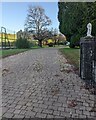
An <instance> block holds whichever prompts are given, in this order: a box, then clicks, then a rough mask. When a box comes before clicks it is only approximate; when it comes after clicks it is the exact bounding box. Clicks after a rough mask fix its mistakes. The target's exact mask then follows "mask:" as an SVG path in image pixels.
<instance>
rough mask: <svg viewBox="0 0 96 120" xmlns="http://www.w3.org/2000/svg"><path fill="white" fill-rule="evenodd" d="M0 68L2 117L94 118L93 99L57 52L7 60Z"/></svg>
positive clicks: (32, 52)
mask: <svg viewBox="0 0 96 120" xmlns="http://www.w3.org/2000/svg"><path fill="white" fill-rule="evenodd" d="M2 65H3V69H2V70H3V72H2V75H3V80H2V84H3V85H2V93H3V95H2V106H3V107H2V108H3V111H2V112H3V113H2V116H3V117H6V118H30V117H31V118H34V117H35V118H65V117H73V118H94V117H95V113H94V112H90V110H91V109H92V107H93V106H94V96H93V95H91V94H90V93H89V92H88V91H87V90H85V89H84V88H83V87H82V85H83V82H82V80H81V79H80V78H79V77H78V75H76V74H75V73H74V71H73V67H72V66H71V65H69V64H68V63H67V60H66V59H65V58H64V57H63V56H62V55H60V53H59V52H58V49H57V48H50V49H48V48H45V49H35V50H30V51H27V52H24V53H21V54H18V55H14V56H10V57H8V58H5V59H3V63H2Z"/></svg>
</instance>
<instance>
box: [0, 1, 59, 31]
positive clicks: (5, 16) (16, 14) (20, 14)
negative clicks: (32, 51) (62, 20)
mask: <svg viewBox="0 0 96 120" xmlns="http://www.w3.org/2000/svg"><path fill="white" fill-rule="evenodd" d="M29 5H32V6H38V5H39V6H42V7H43V8H44V9H45V14H46V15H47V16H48V17H49V18H50V19H51V20H52V25H51V26H50V28H51V27H53V28H57V29H58V26H59V22H58V18H57V16H58V3H57V2H2V23H1V25H0V26H3V27H5V28H7V29H9V30H11V31H15V32H17V31H19V30H20V29H22V30H24V23H25V20H26V17H27V13H28V11H27V10H28V6H29Z"/></svg>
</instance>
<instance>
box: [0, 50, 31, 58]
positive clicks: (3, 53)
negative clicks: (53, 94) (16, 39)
mask: <svg viewBox="0 0 96 120" xmlns="http://www.w3.org/2000/svg"><path fill="white" fill-rule="evenodd" d="M27 50H29V49H9V50H0V58H5V57H8V56H11V55H15V54H18V53H21V52H25V51H27Z"/></svg>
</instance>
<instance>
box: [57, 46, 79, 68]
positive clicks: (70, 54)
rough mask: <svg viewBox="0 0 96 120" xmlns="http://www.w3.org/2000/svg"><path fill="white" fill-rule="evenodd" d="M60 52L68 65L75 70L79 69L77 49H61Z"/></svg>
mask: <svg viewBox="0 0 96 120" xmlns="http://www.w3.org/2000/svg"><path fill="white" fill-rule="evenodd" d="M59 50H60V52H61V53H62V54H63V55H64V56H65V58H66V59H67V60H68V62H69V63H70V64H73V65H74V66H75V68H76V69H79V62H80V49H78V48H75V49H74V48H61V49H59Z"/></svg>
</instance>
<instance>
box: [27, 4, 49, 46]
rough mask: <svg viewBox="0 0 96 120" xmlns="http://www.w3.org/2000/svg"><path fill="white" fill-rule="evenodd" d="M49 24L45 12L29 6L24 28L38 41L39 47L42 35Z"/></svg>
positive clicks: (40, 8)
mask: <svg viewBox="0 0 96 120" xmlns="http://www.w3.org/2000/svg"><path fill="white" fill-rule="evenodd" d="M50 24H51V20H50V19H49V17H48V16H46V15H45V10H44V9H43V8H42V7H40V6H29V9H28V14H27V18H26V23H25V28H26V29H27V30H28V31H30V32H32V33H33V34H34V38H35V39H37V40H38V42H39V46H41V47H42V40H43V33H45V30H46V28H47V26H49V25H50Z"/></svg>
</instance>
